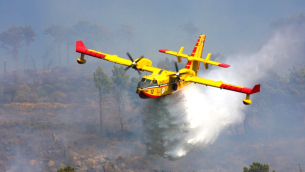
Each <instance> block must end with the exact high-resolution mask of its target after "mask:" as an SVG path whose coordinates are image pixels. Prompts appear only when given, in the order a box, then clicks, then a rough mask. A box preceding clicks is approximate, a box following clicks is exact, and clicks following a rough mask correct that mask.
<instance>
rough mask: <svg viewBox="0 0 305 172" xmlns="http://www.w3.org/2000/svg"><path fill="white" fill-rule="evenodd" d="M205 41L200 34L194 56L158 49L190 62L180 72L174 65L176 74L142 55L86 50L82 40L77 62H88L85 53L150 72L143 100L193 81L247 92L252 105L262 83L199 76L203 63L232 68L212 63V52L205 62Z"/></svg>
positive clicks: (141, 90) (140, 88) (144, 83)
mask: <svg viewBox="0 0 305 172" xmlns="http://www.w3.org/2000/svg"><path fill="white" fill-rule="evenodd" d="M204 42H205V35H200V36H199V39H198V41H197V43H196V45H195V47H194V50H193V52H192V54H191V55H187V54H183V49H184V47H181V48H180V50H179V52H174V51H170V50H165V49H161V50H159V51H160V52H162V53H166V54H170V55H174V56H176V57H177V59H178V62H179V63H181V58H186V59H187V60H188V62H187V64H186V66H185V68H183V69H180V70H178V67H177V63H175V67H176V71H175V72H174V71H169V70H164V69H160V68H157V67H154V66H152V62H151V61H150V60H149V59H147V58H144V57H143V56H142V57H140V58H138V59H136V60H133V59H132V57H131V56H130V54H129V53H127V56H128V57H129V59H130V60H127V59H123V58H120V57H118V56H117V55H111V54H105V53H102V52H99V51H95V50H91V49H87V48H86V47H85V45H84V43H83V42H82V41H77V42H76V52H78V53H81V56H80V58H79V59H77V62H78V63H79V64H84V63H86V60H85V59H84V57H85V54H86V55H90V56H93V57H96V58H100V59H103V60H107V61H111V62H114V63H119V64H121V65H125V66H127V67H126V68H125V70H127V69H129V68H133V69H135V70H137V71H138V72H139V74H141V73H140V71H147V72H151V73H152V74H151V75H148V76H143V77H142V80H141V81H140V82H139V84H138V86H137V93H138V94H139V96H140V97H141V98H143V99H146V98H158V97H162V96H166V95H169V94H172V93H173V92H174V91H177V90H179V89H181V88H182V87H185V86H187V85H189V84H190V83H192V82H194V83H198V84H202V85H206V86H212V87H217V88H220V89H226V90H231V91H236V92H240V93H245V94H246V99H244V100H243V103H244V104H245V105H249V104H251V103H252V101H251V100H250V95H251V94H254V93H257V92H260V84H257V85H255V86H254V87H253V88H252V89H251V88H246V87H242V86H237V85H231V84H227V83H223V82H222V81H213V80H209V79H205V78H200V77H197V74H198V70H199V66H200V63H203V64H204V67H205V69H208V68H209V64H210V65H215V66H219V67H224V68H227V67H230V65H227V64H223V63H219V62H215V61H211V60H210V56H211V53H209V54H208V55H207V57H206V58H205V59H202V58H201V55H202V50H203V47H204Z"/></svg>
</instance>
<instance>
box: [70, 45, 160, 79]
mask: <svg viewBox="0 0 305 172" xmlns="http://www.w3.org/2000/svg"><path fill="white" fill-rule="evenodd" d="M76 52H78V53H81V58H79V59H77V62H78V63H80V64H84V63H86V60H85V59H84V55H89V56H92V57H96V58H99V59H103V60H107V61H110V62H113V63H118V64H121V65H125V66H133V65H134V64H133V62H132V61H131V60H128V59H124V58H121V57H118V56H117V55H111V54H106V53H103V52H100V51H95V50H92V49H87V48H86V46H85V45H84V43H83V41H77V42H76ZM135 61H137V59H135ZM133 67H134V68H137V69H139V70H142V71H147V72H152V73H153V72H154V71H160V70H161V69H160V68H157V67H154V66H152V62H151V61H150V60H149V59H146V58H142V59H141V60H139V61H138V62H137V63H136V64H135V66H133Z"/></svg>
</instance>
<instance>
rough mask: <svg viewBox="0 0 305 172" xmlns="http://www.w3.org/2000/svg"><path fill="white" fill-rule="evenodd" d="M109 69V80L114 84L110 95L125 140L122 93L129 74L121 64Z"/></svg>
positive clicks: (125, 87) (127, 82)
mask: <svg viewBox="0 0 305 172" xmlns="http://www.w3.org/2000/svg"><path fill="white" fill-rule="evenodd" d="M111 71H112V77H111V80H112V82H113V85H114V86H113V91H112V96H113V100H114V102H115V106H116V108H117V111H118V115H119V122H120V130H121V132H122V135H123V139H124V140H125V130H126V125H125V121H124V116H123V110H124V108H125V104H124V103H125V101H124V98H125V95H124V94H125V91H126V89H127V88H128V85H129V75H128V74H127V73H126V71H125V70H124V68H123V66H120V67H118V66H116V65H114V68H113V69H112V70H111Z"/></svg>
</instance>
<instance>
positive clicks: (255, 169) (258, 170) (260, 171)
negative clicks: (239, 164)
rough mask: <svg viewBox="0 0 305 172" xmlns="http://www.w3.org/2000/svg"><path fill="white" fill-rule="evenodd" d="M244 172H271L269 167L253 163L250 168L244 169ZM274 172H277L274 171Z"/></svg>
mask: <svg viewBox="0 0 305 172" xmlns="http://www.w3.org/2000/svg"><path fill="white" fill-rule="evenodd" d="M244 172H269V165H268V164H261V163H259V162H253V163H252V164H251V165H250V168H248V167H244ZM273 172H275V171H274V170H273Z"/></svg>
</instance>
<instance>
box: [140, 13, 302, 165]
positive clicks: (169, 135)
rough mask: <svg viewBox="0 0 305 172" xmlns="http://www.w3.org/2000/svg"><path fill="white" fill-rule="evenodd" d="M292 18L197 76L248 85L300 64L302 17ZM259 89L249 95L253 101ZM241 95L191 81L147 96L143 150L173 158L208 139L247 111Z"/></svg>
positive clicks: (242, 117) (214, 139)
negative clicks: (249, 50)
mask: <svg viewBox="0 0 305 172" xmlns="http://www.w3.org/2000/svg"><path fill="white" fill-rule="evenodd" d="M298 19H301V21H302V22H291V21H290V22H287V23H288V24H285V22H284V24H283V22H282V25H280V26H278V27H277V28H276V29H275V30H274V31H273V33H272V36H271V37H270V39H269V40H268V41H267V42H266V43H265V44H264V45H263V46H262V48H261V49H260V50H259V51H258V52H256V53H253V54H248V55H232V56H229V57H228V58H227V61H225V63H227V64H230V65H231V67H230V68H228V69H222V68H217V67H212V69H210V71H209V73H208V75H205V74H204V72H206V71H201V72H200V73H199V76H200V77H205V78H207V79H213V80H222V81H224V82H225V83H230V84H235V85H241V86H245V87H253V86H254V84H258V83H259V81H261V80H263V79H268V73H269V72H270V71H272V70H273V71H277V72H279V71H287V69H288V68H289V67H291V66H292V65H293V64H294V63H303V64H304V60H302V58H301V57H303V56H304V55H303V54H302V53H304V51H303V48H304V47H305V46H304V45H305V32H304V30H305V29H304V28H305V27H304V24H303V23H305V22H304V21H305V20H304V19H305V17H304V15H303V14H301V15H300V16H299V18H298ZM289 20H290V19H289ZM299 21H300V20H299ZM260 94H262V93H258V94H255V95H252V96H251V99H252V100H253V103H255V99H256V97H259V96H260ZM244 98H245V95H243V94H239V93H236V92H231V91H227V90H220V89H217V88H211V87H206V86H202V85H198V84H197V85H195V84H193V85H190V86H187V87H186V88H183V89H182V90H180V91H178V92H176V93H175V94H173V95H170V96H166V97H163V98H161V99H153V100H150V101H148V102H147V105H146V106H145V107H144V110H143V126H144V132H145V134H144V136H145V137H144V140H145V143H146V145H147V150H148V153H150V154H159V155H160V156H163V157H166V158H169V159H176V158H179V157H182V156H184V155H186V154H187V152H188V151H189V150H191V149H192V148H194V147H198V146H199V147H203V146H205V145H209V144H213V143H214V142H215V141H216V139H217V137H218V136H219V134H221V132H222V131H224V130H225V129H226V128H227V127H228V126H230V125H232V124H238V123H241V122H242V121H243V120H244V116H245V113H247V110H246V109H247V107H246V106H245V105H243V103H242V100H243V99H244Z"/></svg>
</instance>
